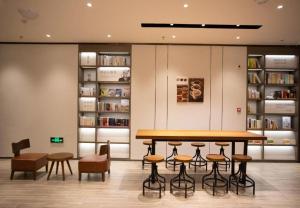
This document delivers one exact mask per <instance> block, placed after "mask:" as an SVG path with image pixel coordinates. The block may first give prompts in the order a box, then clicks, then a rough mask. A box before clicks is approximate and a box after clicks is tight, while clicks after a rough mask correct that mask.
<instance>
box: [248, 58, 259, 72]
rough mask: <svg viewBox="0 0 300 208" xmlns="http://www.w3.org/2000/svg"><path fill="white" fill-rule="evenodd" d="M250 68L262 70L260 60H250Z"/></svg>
mask: <svg viewBox="0 0 300 208" xmlns="http://www.w3.org/2000/svg"><path fill="white" fill-rule="evenodd" d="M248 68H249V69H258V68H261V64H260V63H259V60H258V58H255V57H251V58H248Z"/></svg>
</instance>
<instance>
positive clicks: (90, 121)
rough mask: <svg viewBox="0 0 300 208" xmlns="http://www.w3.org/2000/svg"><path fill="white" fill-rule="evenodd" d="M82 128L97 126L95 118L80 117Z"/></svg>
mask: <svg viewBox="0 0 300 208" xmlns="http://www.w3.org/2000/svg"><path fill="white" fill-rule="evenodd" d="M79 124H80V126H95V117H92V116H80V117H79Z"/></svg>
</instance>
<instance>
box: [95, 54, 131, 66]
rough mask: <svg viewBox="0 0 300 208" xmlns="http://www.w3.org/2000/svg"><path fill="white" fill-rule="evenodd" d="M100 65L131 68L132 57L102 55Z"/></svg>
mask: <svg viewBox="0 0 300 208" xmlns="http://www.w3.org/2000/svg"><path fill="white" fill-rule="evenodd" d="M100 64H101V65H102V66H129V65H130V56H108V55H101V57H100Z"/></svg>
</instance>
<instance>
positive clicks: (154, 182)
mask: <svg viewBox="0 0 300 208" xmlns="http://www.w3.org/2000/svg"><path fill="white" fill-rule="evenodd" d="M145 189H149V190H157V191H159V198H161V191H162V190H163V191H165V190H166V178H165V177H163V176H161V175H159V174H158V172H157V165H156V164H155V165H154V166H153V171H152V172H151V174H150V175H149V177H148V178H147V179H146V180H144V182H143V195H144V196H145Z"/></svg>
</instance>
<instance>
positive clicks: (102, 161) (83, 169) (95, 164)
mask: <svg viewBox="0 0 300 208" xmlns="http://www.w3.org/2000/svg"><path fill="white" fill-rule="evenodd" d="M108 169H109V160H107V155H88V156H84V157H83V158H81V159H80V160H79V162H78V171H79V172H80V173H100V172H105V171H107V170H108Z"/></svg>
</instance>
